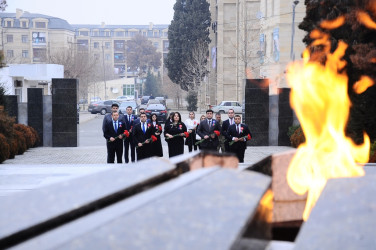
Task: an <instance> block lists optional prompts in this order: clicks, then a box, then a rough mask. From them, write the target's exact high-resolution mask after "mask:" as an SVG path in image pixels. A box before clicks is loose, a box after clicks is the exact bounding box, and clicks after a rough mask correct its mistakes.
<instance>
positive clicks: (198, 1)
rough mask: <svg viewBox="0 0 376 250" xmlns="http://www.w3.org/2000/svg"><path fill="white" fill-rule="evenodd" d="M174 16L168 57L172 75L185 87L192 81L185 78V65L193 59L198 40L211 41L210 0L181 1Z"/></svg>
mask: <svg viewBox="0 0 376 250" xmlns="http://www.w3.org/2000/svg"><path fill="white" fill-rule="evenodd" d="M174 11H175V12H174V18H173V20H172V21H171V25H170V26H169V29H168V40H169V52H168V55H167V60H166V67H167V69H168V76H169V78H170V79H171V80H172V81H173V82H174V83H176V84H179V85H180V87H181V88H182V89H184V90H188V89H190V88H191V87H192V86H191V83H190V82H187V81H185V79H184V78H185V77H184V74H183V68H184V65H185V63H186V62H187V61H190V58H191V55H192V51H193V49H194V48H195V47H196V46H197V43H198V42H202V41H204V43H205V44H206V45H208V44H209V43H210V38H209V27H210V23H211V16H210V11H209V3H208V2H207V1H206V0H177V1H176V3H175V5H174Z"/></svg>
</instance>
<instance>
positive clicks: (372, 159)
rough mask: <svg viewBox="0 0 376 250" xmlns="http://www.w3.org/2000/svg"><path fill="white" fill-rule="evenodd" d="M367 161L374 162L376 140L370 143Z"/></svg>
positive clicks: (375, 157)
mask: <svg viewBox="0 0 376 250" xmlns="http://www.w3.org/2000/svg"><path fill="white" fill-rule="evenodd" d="M369 162H372V163H376V141H374V142H373V143H372V144H371V149H370V151H369Z"/></svg>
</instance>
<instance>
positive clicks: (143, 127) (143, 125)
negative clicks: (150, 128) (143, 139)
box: [142, 122, 145, 134]
mask: <svg viewBox="0 0 376 250" xmlns="http://www.w3.org/2000/svg"><path fill="white" fill-rule="evenodd" d="M142 131H144V134H145V123H144V122H143V123H142Z"/></svg>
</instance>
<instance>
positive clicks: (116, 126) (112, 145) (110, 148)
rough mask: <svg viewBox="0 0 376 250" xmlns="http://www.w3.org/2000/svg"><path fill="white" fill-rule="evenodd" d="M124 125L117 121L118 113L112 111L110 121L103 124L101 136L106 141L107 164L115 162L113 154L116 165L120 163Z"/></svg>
mask: <svg viewBox="0 0 376 250" xmlns="http://www.w3.org/2000/svg"><path fill="white" fill-rule="evenodd" d="M124 127H125V124H124V123H123V121H121V120H119V112H118V111H113V112H112V113H111V120H106V121H105V123H104V130H103V136H104V138H106V141H107V163H114V162H115V153H116V159H117V163H121V162H122V161H121V158H122V154H123V142H122V140H121V139H122V138H123V133H124Z"/></svg>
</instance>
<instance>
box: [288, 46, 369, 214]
mask: <svg viewBox="0 0 376 250" xmlns="http://www.w3.org/2000/svg"><path fill="white" fill-rule="evenodd" d="M322 42H323V44H326V42H325V41H322ZM346 48H347V45H346V44H345V43H343V42H339V44H338V48H337V49H336V51H335V52H334V53H333V54H327V60H326V63H325V65H322V64H320V63H317V62H311V61H309V58H308V57H309V56H310V55H309V52H308V50H306V51H305V52H304V53H303V56H304V60H303V61H304V62H303V63H299V62H293V63H292V64H291V65H289V67H288V70H287V80H288V84H289V85H290V86H291V96H290V103H291V106H292V108H293V109H294V110H295V112H296V114H297V116H298V118H299V121H300V123H301V126H302V129H303V131H304V134H305V137H306V142H305V143H304V144H302V145H301V146H300V147H299V148H298V151H297V153H296V154H295V156H294V158H293V160H292V161H291V164H290V166H289V169H288V171H287V181H288V184H289V186H290V187H291V188H292V189H293V190H294V191H295V192H296V193H298V194H301V195H302V194H304V193H306V192H308V196H307V204H306V208H305V211H304V213H303V219H304V220H307V219H308V217H309V214H310V211H311V209H312V207H313V206H314V204H315V203H316V200H317V199H318V197H319V196H320V194H321V191H322V189H323V188H324V186H325V184H326V182H327V179H329V178H335V177H350V176H362V175H364V170H363V168H361V167H359V166H357V165H356V162H367V161H368V157H369V146H370V142H369V138H368V136H367V135H366V134H365V135H364V141H365V143H364V144H363V145H360V146H358V145H356V144H354V143H353V141H352V140H351V139H350V138H347V137H346V136H345V132H344V131H345V126H346V123H347V119H348V116H349V108H350V105H351V103H350V99H349V97H348V95H347V82H348V77H347V75H346V74H345V73H338V72H339V71H340V70H341V69H343V68H344V66H345V65H346V62H345V61H344V60H341V58H342V57H343V55H344V54H345V51H346Z"/></svg>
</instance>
